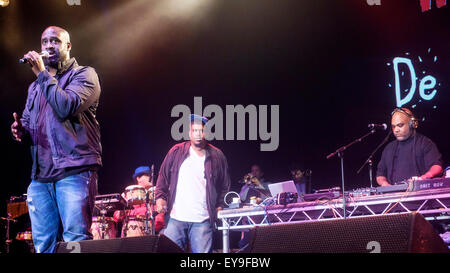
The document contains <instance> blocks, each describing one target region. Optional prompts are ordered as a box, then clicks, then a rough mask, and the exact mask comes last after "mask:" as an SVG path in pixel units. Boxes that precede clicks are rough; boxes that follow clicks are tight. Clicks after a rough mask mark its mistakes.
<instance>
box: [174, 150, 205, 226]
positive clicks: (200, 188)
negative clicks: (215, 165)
mask: <svg viewBox="0 0 450 273" xmlns="http://www.w3.org/2000/svg"><path fill="white" fill-rule="evenodd" d="M170 217H172V218H174V219H176V220H178V221H184V222H196V223H199V222H203V221H205V220H206V219H208V218H209V214H208V206H207V204H206V178H205V155H204V156H199V155H198V154H197V153H196V152H195V151H194V149H193V148H192V147H190V148H189V156H188V157H187V158H186V159H185V160H184V162H183V163H182V164H181V167H180V171H179V173H178V182H177V192H176V195H175V202H174V203H173V207H172V210H171V212H170Z"/></svg>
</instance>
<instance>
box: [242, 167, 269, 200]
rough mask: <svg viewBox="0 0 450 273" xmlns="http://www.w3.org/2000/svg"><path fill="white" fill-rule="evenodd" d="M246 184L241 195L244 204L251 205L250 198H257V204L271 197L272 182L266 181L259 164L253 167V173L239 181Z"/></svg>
mask: <svg viewBox="0 0 450 273" xmlns="http://www.w3.org/2000/svg"><path fill="white" fill-rule="evenodd" d="M239 182H240V183H244V185H243V186H242V188H241V191H240V193H239V196H240V197H241V201H242V202H243V203H250V198H251V197H255V198H256V203H258V204H259V203H261V202H262V201H264V199H266V198H267V197H270V192H269V187H268V185H269V184H270V182H267V181H265V179H264V172H263V171H262V170H261V167H260V166H259V165H257V164H254V165H252V167H251V172H250V173H249V174H247V175H245V176H244V178H243V179H241V180H240V181H239Z"/></svg>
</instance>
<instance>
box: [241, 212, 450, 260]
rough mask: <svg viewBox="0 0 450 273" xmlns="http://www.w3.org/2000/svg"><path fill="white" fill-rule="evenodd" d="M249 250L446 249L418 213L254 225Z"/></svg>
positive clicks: (378, 250) (261, 251)
mask: <svg viewBox="0 0 450 273" xmlns="http://www.w3.org/2000/svg"><path fill="white" fill-rule="evenodd" d="M245 252H251V253H405V252H413V253H417V252H418V253H424V252H425V253H436V252H438V253H441V252H449V249H448V247H447V246H446V244H445V243H444V241H443V240H442V238H441V237H440V236H439V235H438V234H437V232H436V231H435V230H434V228H433V226H432V225H431V224H430V223H429V222H428V221H427V220H425V218H423V216H422V215H421V214H418V213H405V214H396V215H381V216H370V217H359V218H347V219H338V220H324V221H314V222H304V223H293V224H273V225H269V226H258V227H256V228H254V229H253V230H252V231H251V237H250V243H249V247H248V248H247V250H246V251H245Z"/></svg>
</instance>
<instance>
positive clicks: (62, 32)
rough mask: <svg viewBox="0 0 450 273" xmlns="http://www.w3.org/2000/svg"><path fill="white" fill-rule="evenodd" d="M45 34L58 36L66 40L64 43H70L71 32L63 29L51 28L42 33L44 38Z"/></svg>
mask: <svg viewBox="0 0 450 273" xmlns="http://www.w3.org/2000/svg"><path fill="white" fill-rule="evenodd" d="M45 33H52V34H54V35H56V36H59V37H61V38H62V39H63V40H64V42H66V43H70V35H69V32H67V30H65V29H63V28H62V27H57V26H49V27H48V28H46V29H45V30H44V32H42V36H44V34H45ZM41 38H42V37H41Z"/></svg>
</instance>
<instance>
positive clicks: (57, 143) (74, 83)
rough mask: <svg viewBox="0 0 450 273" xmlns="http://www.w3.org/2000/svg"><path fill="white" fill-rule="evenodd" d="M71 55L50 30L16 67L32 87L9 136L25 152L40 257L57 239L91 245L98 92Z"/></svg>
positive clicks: (64, 36)
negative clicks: (29, 74)
mask: <svg viewBox="0 0 450 273" xmlns="http://www.w3.org/2000/svg"><path fill="white" fill-rule="evenodd" d="M71 49H72V44H71V42H70V37H69V33H68V32H67V31H66V30H64V29H62V28H60V27H56V26H51V27H48V28H46V29H45V30H44V32H43V33H42V35H41V50H42V51H43V53H42V54H39V53H37V52H35V51H30V52H28V53H27V54H25V55H24V58H23V59H22V60H21V61H22V62H25V63H28V64H29V65H30V67H31V70H32V71H33V73H34V74H35V75H36V77H37V79H36V80H35V81H34V82H33V83H32V84H31V85H30V86H29V88H28V97H27V100H26V105H25V109H24V111H23V114H22V118H19V115H18V114H17V113H14V114H13V117H14V122H13V124H12V125H11V132H12V135H13V137H14V138H15V140H16V141H18V142H22V143H26V144H28V145H30V147H31V155H32V160H33V165H32V170H31V179H32V181H31V183H30V185H29V187H28V192H27V196H28V198H27V201H28V208H29V215H30V219H31V227H32V236H33V242H34V246H35V249H36V252H38V253H39V252H54V250H55V247H56V244H57V242H58V240H59V239H60V238H61V235H62V238H63V239H64V241H80V240H86V239H91V238H92V234H91V233H90V232H89V229H90V227H91V221H92V212H93V208H94V201H95V196H96V194H97V171H98V168H99V167H100V166H101V165H102V159H101V151H102V148H101V143H100V129H99V124H98V122H97V120H96V111H97V106H98V103H99V97H100V84H99V79H98V76H97V73H96V72H95V70H94V69H93V68H92V67H88V66H79V65H78V64H77V62H76V60H75V58H70V50H71ZM44 53H45V54H44ZM45 55H46V56H47V57H46V58H44V59H43V57H42V56H45ZM61 232H62V233H61Z"/></svg>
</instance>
